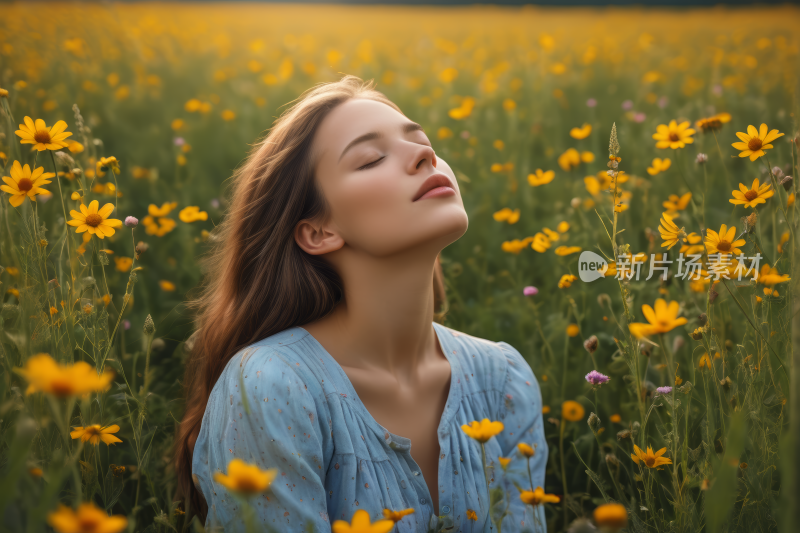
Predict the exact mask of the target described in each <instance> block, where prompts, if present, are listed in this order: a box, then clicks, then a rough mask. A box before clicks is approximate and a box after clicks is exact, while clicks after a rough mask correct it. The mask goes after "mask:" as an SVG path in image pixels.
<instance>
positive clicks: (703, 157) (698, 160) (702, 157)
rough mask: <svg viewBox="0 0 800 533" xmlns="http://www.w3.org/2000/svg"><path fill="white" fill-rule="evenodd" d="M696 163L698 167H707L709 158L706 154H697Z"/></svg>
mask: <svg viewBox="0 0 800 533" xmlns="http://www.w3.org/2000/svg"><path fill="white" fill-rule="evenodd" d="M694 162H695V163H697V164H698V165H705V164H706V163H707V162H708V156H707V155H706V154H697V157H696V158H695V159H694Z"/></svg>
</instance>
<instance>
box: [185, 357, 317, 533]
mask: <svg viewBox="0 0 800 533" xmlns="http://www.w3.org/2000/svg"><path fill="white" fill-rule="evenodd" d="M248 351H249V353H248ZM306 385H307V384H306V383H304V382H303V380H302V379H301V377H300V375H299V373H298V372H297V371H295V370H294V369H293V368H292V366H291V364H290V363H288V362H286V361H285V360H284V359H282V358H281V356H280V354H279V353H278V352H276V351H275V350H273V349H272V348H270V347H268V346H262V347H256V348H247V349H245V351H243V352H240V353H237V354H236V355H235V356H234V360H233V361H231V362H230V363H229V364H228V367H227V368H226V369H225V371H224V372H223V374H222V376H221V377H220V379H219V381H218V382H217V384H216V385H215V386H214V389H213V391H212V393H211V396H210V398H209V401H208V406H207V407H206V411H205V414H204V416H203V422H202V428H201V431H200V435H199V436H198V440H197V443H196V444H195V450H194V454H193V464H192V471H193V473H194V474H195V476H196V481H195V485H196V486H197V487H198V488H199V489H200V491H201V492H202V494H203V496H204V497H205V500H206V503H207V504H208V515H207V518H206V528H207V530H208V528H211V529H212V530H213V529H214V528H218V527H221V529H222V530H224V531H244V529H245V525H244V513H243V512H242V509H241V506H240V503H239V499H237V498H234V497H231V493H230V492H229V490H228V489H227V488H226V487H224V486H222V485H221V484H219V483H218V482H217V481H215V480H214V473H216V472H222V473H224V474H227V473H228V463H229V462H230V461H231V460H232V459H234V458H239V459H241V460H242V461H245V462H247V463H250V464H255V465H257V466H258V467H259V468H260V469H262V470H267V469H271V468H275V469H277V470H278V472H277V476H276V477H275V479H274V480H273V482H272V484H271V486H270V487H269V489H268V490H267V491H266V492H263V493H260V494H256V495H253V496H251V497H249V499H248V502H249V505H250V506H251V507H252V509H253V510H254V513H255V524H256V526H257V529H258V530H260V531H306V530H307V529H306V527H307V526H308V525H311V527H312V529H311V530H312V531H330V528H331V526H330V523H329V519H328V513H327V504H326V498H325V472H326V471H327V465H326V464H325V463H326V460H325V456H324V453H323V449H324V447H325V445H326V440H327V439H326V438H325V435H326V431H325V429H324V428H323V427H321V423H324V424H325V427H326V428H327V420H328V416H327V415H326V414H324V413H319V412H318V409H319V410H321V409H323V408H324V407H323V406H318V405H316V404H315V401H314V397H313V395H312V394H311V393H310V392H309V389H308V388H307V386H306ZM321 403H324V402H321Z"/></svg>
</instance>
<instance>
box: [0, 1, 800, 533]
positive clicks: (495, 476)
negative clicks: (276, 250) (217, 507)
mask: <svg viewBox="0 0 800 533" xmlns="http://www.w3.org/2000/svg"><path fill="white" fill-rule="evenodd" d="M798 21H800V9H797V8H794V7H791V6H788V5H787V6H786V7H779V8H774V7H766V6H759V7H753V8H740V9H724V8H714V9H702V10H668V9H659V10H655V9H652V10H651V9H647V10H645V9H618V8H617V9H578V8H575V9H541V8H533V7H523V8H506V7H503V8H500V7H464V8H421V7H353V6H350V7H345V6H314V7H313V8H311V7H310V6H302V5H301V6H289V5H259V4H225V5H222V4H214V3H201V4H196V5H194V4H188V3H182V4H120V5H117V4H93V5H90V4H80V3H74V4H67V3H60V4H55V3H54V4H46V3H38V2H37V3H34V4H30V3H25V2H20V3H11V4H5V5H4V6H3V16H2V17H0V165H2V176H3V178H2V179H3V184H2V186H0V191H2V192H0V296H1V297H2V313H1V314H0V363H1V364H0V368H1V369H2V370H1V371H0V372H2V374H1V375H0V513H2V514H1V515H0V516H2V518H1V519H0V531H15V532H16V531H27V532H36V531H47V530H51V529H52V530H55V531H59V532H62V533H67V532H101V531H102V532H107V533H114V532H117V531H131V532H133V531H146V532H148V533H149V532H151V531H152V532H155V531H162V532H167V531H180V532H183V531H201V530H202V529H203V527H202V525H201V524H200V523H199V521H197V520H194V521H191V520H187V519H186V517H187V516H188V515H187V514H186V509H184V508H183V507H182V504H180V503H179V502H176V501H173V498H174V494H175V477H174V472H173V469H172V466H171V446H172V442H173V435H174V433H175V429H176V427H177V424H178V422H179V420H180V419H181V416H182V413H183V406H182V401H183V400H182V398H183V395H182V390H181V380H182V377H183V361H184V359H185V356H186V352H187V351H188V350H189V349H190V348H191V346H187V340H188V339H189V336H190V335H191V333H192V317H191V316H190V314H189V313H188V312H187V311H186V309H185V304H184V302H185V300H186V298H187V294H189V296H191V292H190V291H191V289H192V288H193V287H195V286H196V285H197V284H198V283H199V282H200V280H201V277H202V272H201V271H200V270H199V268H198V266H197V262H196V258H197V257H199V256H200V255H201V254H202V253H203V252H204V250H205V249H206V246H207V245H208V243H209V241H211V240H213V239H214V238H215V236H214V232H213V228H214V227H215V225H216V224H218V222H219V220H220V219H221V218H222V217H224V216H225V208H226V199H225V194H224V191H225V189H224V187H225V180H226V179H227V178H229V177H230V176H231V174H232V171H233V169H234V168H235V167H236V166H237V164H238V163H239V162H240V161H241V160H242V159H243V158H244V156H245V154H246V152H247V150H248V148H249V144H252V143H253V142H255V140H256V139H257V138H258V137H259V136H260V135H261V134H262V133H263V132H264V131H265V130H266V129H268V128H269V127H270V126H271V123H272V121H273V120H274V119H275V118H276V117H277V116H278V115H279V114H280V113H281V111H282V110H283V109H284V106H285V105H286V104H287V103H289V102H290V101H291V100H293V99H295V98H297V97H298V96H299V95H300V94H301V93H302V92H303V91H305V90H306V89H308V88H310V87H311V86H313V85H314V84H316V83H320V82H325V81H333V80H338V79H339V78H341V76H342V75H343V74H355V75H357V76H359V77H361V78H362V79H374V80H376V82H377V87H376V88H377V89H378V90H380V91H382V92H384V93H385V94H386V95H387V96H388V97H389V98H390V99H392V100H393V101H394V102H396V103H397V104H398V105H399V106H400V108H401V109H402V110H403V111H404V113H405V114H406V115H407V116H408V117H409V118H410V119H412V120H414V121H416V122H419V123H420V124H422V125H423V126H424V127H425V132H426V133H427V135H428V137H429V138H430V139H431V141H432V143H433V146H434V148H435V149H436V152H437V155H439V156H441V157H442V158H443V159H445V160H446V161H447V163H448V164H449V165H450V166H451V167H452V168H453V170H454V171H455V173H456V176H457V178H458V179H459V187H460V189H461V192H462V196H463V199H464V204H465V207H466V208H467V212H468V214H469V218H470V228H469V230H468V232H467V234H466V235H464V237H462V238H461V239H460V240H459V241H457V242H456V243H454V244H453V245H451V246H449V247H448V248H447V249H445V250H444V251H443V253H442V264H443V268H444V274H445V279H446V285H447V292H448V312H447V315H446V318H445V321H444V323H445V324H446V325H447V326H449V327H451V328H454V329H456V330H459V331H463V332H466V333H469V334H471V335H474V336H477V337H483V338H487V339H491V340H496V341H500V340H504V341H506V342H508V343H509V344H511V345H512V346H514V347H515V348H517V349H518V350H519V351H520V352H521V353H522V354H523V356H524V357H525V358H526V359H527V360H528V362H529V363H530V365H531V367H532V369H533V370H534V373H535V374H536V376H537V378H538V380H539V383H540V386H541V390H542V397H543V402H544V409H543V416H544V426H545V433H546V437H547V442H548V445H549V459H548V467H547V476H546V483H545V486H544V487H533V486H530V487H519V488H512V489H511V490H510V491H508V490H507V491H503V490H500V489H496V488H495V487H499V486H501V485H500V484H499V483H498V481H499V480H502V476H503V472H505V471H506V470H507V469H522V470H525V469H526V468H527V466H526V461H527V460H528V458H529V457H530V456H531V455H532V454H535V453H537V451H536V450H533V449H531V448H526V447H524V446H521V447H520V449H519V450H518V452H515V454H514V455H512V456H511V457H507V458H498V457H487V458H486V466H487V470H486V471H487V479H490V480H491V487H492V488H493V490H492V502H491V513H490V514H491V516H493V517H494V518H495V519H498V518H500V517H501V516H502V514H503V512H504V511H503V510H504V509H506V508H507V504H506V502H507V501H508V498H522V499H523V501H525V502H526V503H528V504H530V505H531V506H538V505H543V506H545V511H546V517H547V522H548V523H547V528H548V531H552V532H557V531H567V530H569V531H573V532H578V531H592V530H594V529H593V528H595V527H597V528H601V529H605V530H608V531H617V530H625V531H631V532H636V533H644V532H661V533H666V532H699V531H704V532H709V533H716V532H723V531H726V532H727V531H746V532H755V531H758V532H768V531H785V532H789V531H796V530H797V529H796V527H797V526H796V525H793V524H796V523H797V520H798V519H799V518H798V515H797V513H798V509H797V507H798V506H797V502H798V497H800V486H798V485H797V483H798V478H799V477H800V476H798V467H799V466H800V465H798V464H797V463H796V462H795V459H794V455H795V454H796V452H797V449H798V448H797V446H798V442H800V441H798V439H797V436H798V435H799V434H800V418H798V412H799V411H800V410H798V405H797V403H798V402H797V397H796V395H792V394H791V391H794V390H796V389H797V387H798V385H799V384H800V382H799V381H798V372H799V371H800V368H798V365H800V358H799V357H798V355H796V354H795V353H794V352H793V350H792V346H793V342H792V341H793V336H794V337H797V336H798V335H800V329H798V328H797V327H793V322H794V321H795V320H796V319H795V316H796V315H797V312H798V310H800V302H799V301H798V300H797V296H796V286H797V276H798V272H797V271H796V265H797V261H796V259H795V258H796V247H797V239H796V237H797V235H796V234H797V232H798V231H799V230H800V228H798V227H797V218H798V214H797V212H796V211H797V206H796V202H795V198H796V196H795V194H796V188H797V186H796V185H794V181H793V176H795V177H796V173H797V162H798V153H799V152H798V148H799V147H800V139H799V138H798V131H800V130H799V127H798V122H797V119H796V114H797V113H798V112H800V108H798V102H797V97H796V94H797V87H798V85H797V75H798V64H799V63H798V59H799V57H800V36H799V35H798V27H800V26H798ZM585 252H593V253H594V254H597V255H596V258H595V260H592V259H591V258H590V259H585V260H584V259H581V257H584V258H585V257H588V254H587V255H586V256H582V254H584V253H585ZM581 263H584V268H583V270H581ZM665 275H666V276H667V277H666V279H664V276H665ZM513 400H514V399H513V398H507V401H508V402H513ZM478 422H479V421H476V422H475V424H474V426H473V427H469V426H465V431H466V432H467V434H469V435H470V436H473V437H474V438H476V439H477V440H481V439H484V440H485V439H487V438H491V435H492V434H493V433H492V431H495V430H494V429H492V428H493V427H494V426H493V424H496V423H498V422H497V421H485V427H484V426H481V424H479V423H478ZM487 432H488V433H487ZM495 432H496V431H495ZM274 475H275V473H274V471H272V470H268V471H262V470H260V469H259V468H257V467H254V466H252V465H247V464H245V463H241V462H233V463H232V464H231V465H230V468H229V471H228V472H227V473H220V475H219V477H218V482H219V483H220V489H221V490H222V487H223V486H224V487H227V489H228V490H230V491H232V493H234V494H238V495H239V496H240V497H242V498H246V497H247V494H248V493H253V492H257V493H261V492H264V491H265V490H266V491H267V494H268V491H269V488H268V487H269V484H270V483H271V481H272V479H273V477H274ZM237 479H239V481H238V482H237ZM518 489H519V492H518ZM243 501H246V500H243ZM403 512H404V511H403V510H391V509H390V510H386V511H385V512H384V510H382V509H364V510H360V511H358V512H357V513H354V516H353V517H351V520H352V523H350V522H349V521H348V523H347V524H345V523H343V522H342V523H335V524H333V525H332V527H333V530H334V531H335V532H338V533H342V532H346V531H353V532H367V531H375V532H377V531H390V530H394V529H392V528H396V527H399V525H400V524H398V525H397V526H395V522H397V521H400V522H401V521H402V517H403ZM474 516H475V513H474V512H473V513H472V514H471V515H470V514H469V513H468V516H467V517H466V522H465V523H469V520H471V519H473V517H474ZM533 526H534V524H532V523H526V524H520V525H519V529H518V531H533V529H532V528H533ZM436 529H437V526H436V525H435V524H434V525H432V530H436ZM504 529H505V528H504ZM275 530H276V531H282V530H281V528H280V527H279V526H278V527H276V529H275ZM467 530H468V529H467ZM467 530H465V531H467Z"/></svg>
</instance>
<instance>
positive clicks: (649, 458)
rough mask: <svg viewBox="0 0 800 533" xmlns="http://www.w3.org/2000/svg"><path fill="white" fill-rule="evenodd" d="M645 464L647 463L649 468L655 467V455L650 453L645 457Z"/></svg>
mask: <svg viewBox="0 0 800 533" xmlns="http://www.w3.org/2000/svg"><path fill="white" fill-rule="evenodd" d="M644 464H646V465H647V466H648V467H649V468H653V467H654V466H655V464H656V458H655V456H654V455H648V456H647V457H645V458H644Z"/></svg>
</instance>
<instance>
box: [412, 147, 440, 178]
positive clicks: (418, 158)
mask: <svg viewBox="0 0 800 533" xmlns="http://www.w3.org/2000/svg"><path fill="white" fill-rule="evenodd" d="M427 163H430V165H431V167H433V168H436V152H434V151H433V148H431V147H430V146H428V145H426V144H416V143H415V149H414V152H413V154H412V157H411V159H410V160H409V166H408V169H407V171H408V173H409V174H416V173H417V172H419V171H420V170H422V169H424V168H425V166H426V165H427Z"/></svg>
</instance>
